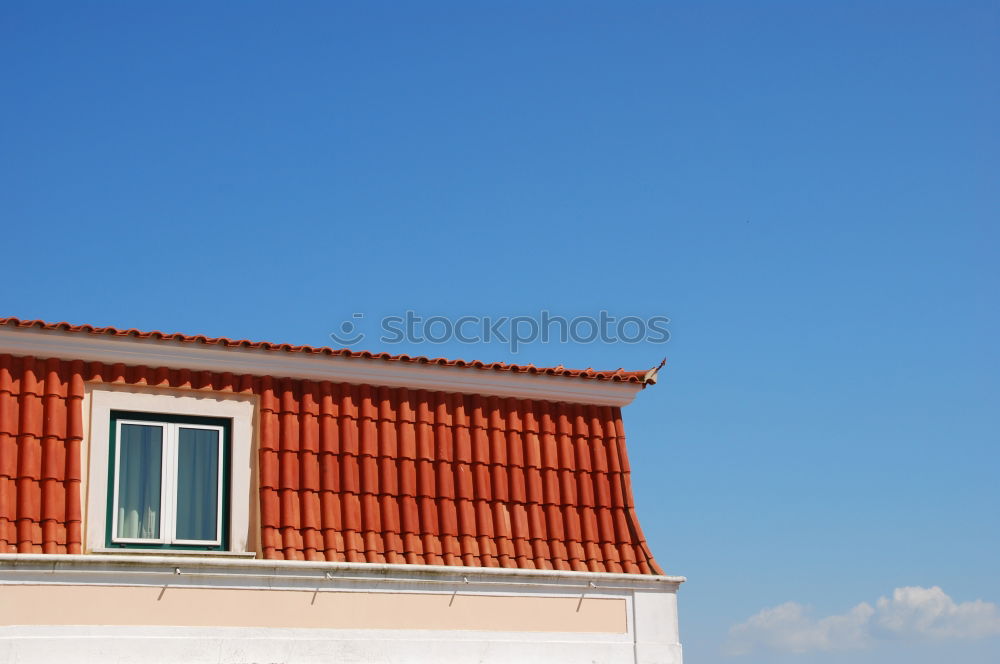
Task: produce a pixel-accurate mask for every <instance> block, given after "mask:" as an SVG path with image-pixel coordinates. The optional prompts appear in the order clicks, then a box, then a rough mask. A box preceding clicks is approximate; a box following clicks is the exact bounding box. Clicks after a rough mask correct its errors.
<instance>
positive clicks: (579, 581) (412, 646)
mask: <svg viewBox="0 0 1000 664" xmlns="http://www.w3.org/2000/svg"><path fill="white" fill-rule="evenodd" d="M682 580H683V579H680V578H678V577H662V576H638V575H624V574H589V573H578V572H554V571H548V572H544V571H534V570H531V571H525V570H517V571H511V570H496V569H479V570H476V569H466V570H456V569H454V568H442V567H423V568H419V569H418V568H414V567H413V566H406V565H371V564H362V565H350V564H340V565H331V564H329V563H308V562H298V563H292V562H279V561H255V560H225V559H220V560H206V559H204V558H190V559H185V558H182V557H170V558H167V557H159V556H155V557H152V556H151V557H146V558H137V557H135V556H129V557H125V556H110V555H102V556H99V555H90V556H87V555H83V556H59V555H56V556H53V555H48V556H42V555H0V661H32V662H48V661H53V662H55V661H60V662H64V661H75V662H108V661H117V662H129V661H142V662H150V661H153V662H201V661H205V662H208V661H211V662H234V663H236V662H274V663H277V662H288V663H292V662H314V661H315V662H319V661H324V662H326V661H338V662H341V661H347V662H449V661H456V662H468V661H472V662H498V663H499V662H546V663H552V662H622V663H624V662H647V663H654V662H656V663H661V664H679V663H680V662H681V648H680V644H679V642H678V635H677V609H676V590H677V587H678V584H679V583H680V582H681V581H682Z"/></svg>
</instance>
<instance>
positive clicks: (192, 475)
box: [0, 318, 684, 664]
mask: <svg viewBox="0 0 1000 664" xmlns="http://www.w3.org/2000/svg"><path fill="white" fill-rule="evenodd" d="M656 371H657V370H656V369H651V370H648V371H639V372H627V371H623V370H617V371H612V372H600V371H594V370H591V369H586V370H570V369H565V368H562V367H555V368H537V367H533V366H517V365H505V364H483V363H479V362H463V361H448V360H441V359H438V360H430V359H427V358H412V357H407V356H391V355H387V354H378V355H374V354H371V353H361V352H352V351H347V350H331V349H328V348H312V347H307V346H288V345H279V344H269V343H257V342H249V341H231V340H228V339H209V338H205V337H198V336H195V337H189V336H183V335H178V334H161V333H159V332H152V333H145V332H139V331H136V330H117V329H112V328H93V327H90V326H72V325H69V324H66V323H54V324H52V323H44V322H41V321H21V320H18V319H14V318H6V319H0V660H5V661H75V662H90V661H93V662H108V661H149V662H161V661H162V662H176V661H184V662H200V661H206V662H207V661H211V662H321V661H322V662H328V661H344V662H431V661H433V662H447V661H457V662H546V663H549V664H551V663H554V662H644V663H653V662H657V663H663V664H676V663H680V662H681V646H680V643H679V638H678V629H677V604H676V592H677V589H678V587H679V585H680V584H681V583H682V582H683V581H684V579H683V577H677V576H667V575H665V574H664V573H663V570H662V569H661V568H660V567H659V565H657V563H656V562H655V561H654V559H653V556H652V554H651V553H650V551H649V548H648V547H647V545H646V542H645V540H644V538H643V535H642V530H641V529H640V527H639V522H638V520H637V518H636V514H635V509H634V505H633V500H632V490H631V486H630V479H629V464H628V458H627V455H626V450H625V438H624V433H623V428H622V421H621V414H620V412H621V411H620V409H621V407H622V406H624V405H626V404H628V403H629V402H630V401H632V399H633V398H634V397H635V396H636V394H637V393H638V392H639V391H641V390H642V389H643V388H644V387H645V386H647V385H649V384H651V383H654V382H655V381H656Z"/></svg>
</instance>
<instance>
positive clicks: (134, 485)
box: [107, 411, 231, 550]
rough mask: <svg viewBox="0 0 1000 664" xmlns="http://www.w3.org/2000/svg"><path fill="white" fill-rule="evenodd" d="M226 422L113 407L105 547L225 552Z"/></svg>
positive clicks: (228, 453) (228, 445)
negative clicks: (117, 409) (118, 409)
mask: <svg viewBox="0 0 1000 664" xmlns="http://www.w3.org/2000/svg"><path fill="white" fill-rule="evenodd" d="M230 427H231V421H230V420H225V419H215V418H207V417H191V416H179V415H164V414H154V413H138V412H127V411H111V426H110V445H109V448H108V451H109V455H108V456H109V467H108V496H109V498H110V500H109V501H108V517H107V546H109V547H132V548H170V549H206V550H212V549H214V550H224V549H225V548H226V544H227V542H228V528H229V524H228V514H229V474H230V473H229V465H230V456H231V453H230V450H229V447H230V438H231V436H230Z"/></svg>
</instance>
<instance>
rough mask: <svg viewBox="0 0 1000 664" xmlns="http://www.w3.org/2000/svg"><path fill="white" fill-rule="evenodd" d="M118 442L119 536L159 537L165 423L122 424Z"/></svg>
mask: <svg viewBox="0 0 1000 664" xmlns="http://www.w3.org/2000/svg"><path fill="white" fill-rule="evenodd" d="M118 446H119V455H120V456H119V461H118V533H117V536H118V537H130V538H141V539H157V538H159V536H160V477H161V469H162V459H163V427H159V426H153V425H144V424H122V426H121V439H120V440H119V441H118Z"/></svg>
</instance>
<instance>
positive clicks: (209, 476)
mask: <svg viewBox="0 0 1000 664" xmlns="http://www.w3.org/2000/svg"><path fill="white" fill-rule="evenodd" d="M219 443H220V441H219V432H218V431H216V430H212V429H188V428H185V427H180V428H179V430H178V440H177V539H182V540H202V541H213V540H215V539H216V537H217V534H216V530H217V529H218V516H219V513H218V509H219Z"/></svg>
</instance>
